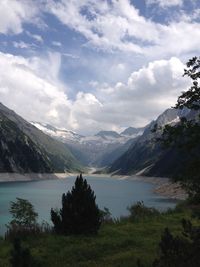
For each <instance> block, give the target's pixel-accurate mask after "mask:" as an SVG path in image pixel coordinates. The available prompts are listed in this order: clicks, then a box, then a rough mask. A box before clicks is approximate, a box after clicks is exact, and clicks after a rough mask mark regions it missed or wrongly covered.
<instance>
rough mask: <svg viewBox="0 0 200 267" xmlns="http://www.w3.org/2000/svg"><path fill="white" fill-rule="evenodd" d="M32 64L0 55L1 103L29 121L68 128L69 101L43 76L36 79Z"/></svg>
mask: <svg viewBox="0 0 200 267" xmlns="http://www.w3.org/2000/svg"><path fill="white" fill-rule="evenodd" d="M35 61H36V59H34V60H33V59H25V58H23V57H19V56H13V55H10V54H3V53H0V75H1V79H0V98H1V101H2V103H3V104H5V105H7V106H8V107H9V108H11V109H14V110H15V111H16V112H17V113H18V114H20V115H21V116H23V117H24V118H25V119H27V120H29V121H31V120H38V121H47V122H51V123H52V124H55V125H60V126H61V125H66V126H69V125H70V121H69V118H67V114H68V113H69V112H70V105H71V103H70V101H69V100H68V98H67V96H66V94H65V93H64V92H63V90H62V88H59V86H56V82H55V83H51V82H49V81H48V79H45V78H44V75H42V76H43V77H41V76H40V75H39V68H38V70H37V71H36V64H33V63H34V62H35ZM38 61H39V59H38ZM47 61H48V62H50V61H49V60H47Z"/></svg>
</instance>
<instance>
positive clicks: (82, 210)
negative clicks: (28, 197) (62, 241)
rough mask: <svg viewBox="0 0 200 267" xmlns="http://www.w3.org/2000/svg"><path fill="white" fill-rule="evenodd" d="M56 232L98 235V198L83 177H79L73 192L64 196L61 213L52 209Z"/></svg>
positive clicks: (99, 216) (99, 219)
mask: <svg viewBox="0 0 200 267" xmlns="http://www.w3.org/2000/svg"><path fill="white" fill-rule="evenodd" d="M51 220H52V222H53V224H54V230H55V232H56V233H60V234H65V235H69V234H96V233H97V232H98V229H99V227H100V224H101V213H100V210H99V208H98V206H97V204H96V196H95V195H94V191H92V189H91V187H90V185H88V183H87V181H86V180H85V179H83V177H82V175H81V174H80V176H77V178H76V181H75V185H74V186H73V188H72V191H71V192H68V193H66V194H63V196H62V208H61V209H60V211H56V210H53V209H51Z"/></svg>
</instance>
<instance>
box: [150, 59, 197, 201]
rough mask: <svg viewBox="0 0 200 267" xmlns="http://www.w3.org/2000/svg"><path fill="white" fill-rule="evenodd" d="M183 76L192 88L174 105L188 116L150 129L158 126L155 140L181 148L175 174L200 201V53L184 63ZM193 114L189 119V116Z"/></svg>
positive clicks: (192, 195) (177, 148)
mask: <svg viewBox="0 0 200 267" xmlns="http://www.w3.org/2000/svg"><path fill="white" fill-rule="evenodd" d="M184 76H188V77H189V78H191V80H192V86H191V88H190V89H189V90H188V91H186V92H183V93H182V95H181V96H179V98H178V100H177V104H176V106H175V108H176V109H183V108H186V109H189V115H187V118H184V117H182V118H180V122H178V123H177V124H176V125H166V126H165V128H164V129H158V128H157V125H155V127H154V129H153V132H156V131H157V130H159V131H160V132H161V136H160V137H159V138H157V141H159V142H161V143H162V144H163V145H164V147H167V148H172V149H176V150H180V152H181V153H180V155H181V157H183V158H184V164H183V166H182V170H181V172H180V173H179V175H176V177H174V180H175V181H180V182H181V183H182V185H183V186H184V187H185V189H186V190H187V192H188V194H189V196H190V197H191V198H192V199H193V200H195V201H198V202H199V201H200V179H199V173H200V116H199V110H200V87H199V78H200V57H194V58H192V59H190V60H189V61H188V63H187V69H185V70H184ZM191 118H192V119H191Z"/></svg>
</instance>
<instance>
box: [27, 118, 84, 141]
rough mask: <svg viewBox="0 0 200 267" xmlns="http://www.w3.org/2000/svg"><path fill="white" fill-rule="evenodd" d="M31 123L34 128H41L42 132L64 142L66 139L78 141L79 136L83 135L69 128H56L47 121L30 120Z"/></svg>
mask: <svg viewBox="0 0 200 267" xmlns="http://www.w3.org/2000/svg"><path fill="white" fill-rule="evenodd" d="M31 124H32V125H34V126H35V127H36V128H38V129H39V130H41V131H42V132H44V133H46V134H48V135H50V136H52V137H54V138H56V139H58V140H60V141H62V142H64V143H65V142H66V141H69V142H79V141H80V140H81V138H83V137H84V136H81V135H79V134H77V133H75V132H73V131H70V130H66V129H59V128H56V127H54V126H52V125H50V124H48V123H41V122H31Z"/></svg>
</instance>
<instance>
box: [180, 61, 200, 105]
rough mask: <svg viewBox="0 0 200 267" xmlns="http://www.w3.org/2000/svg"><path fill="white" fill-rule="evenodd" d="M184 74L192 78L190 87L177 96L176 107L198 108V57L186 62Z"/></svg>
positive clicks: (199, 91) (199, 70)
mask: <svg viewBox="0 0 200 267" xmlns="http://www.w3.org/2000/svg"><path fill="white" fill-rule="evenodd" d="M184 76H188V77H189V78H191V80H192V86H191V88H190V89H189V90H188V91H186V92H183V93H182V95H181V96H179V98H178V101H177V104H176V108H181V109H182V108H184V107H187V108H189V109H194V110H199V109H200V87H199V83H198V79H199V78H200V57H193V58H192V59H190V60H189V61H188V62H187V69H185V70H184Z"/></svg>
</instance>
